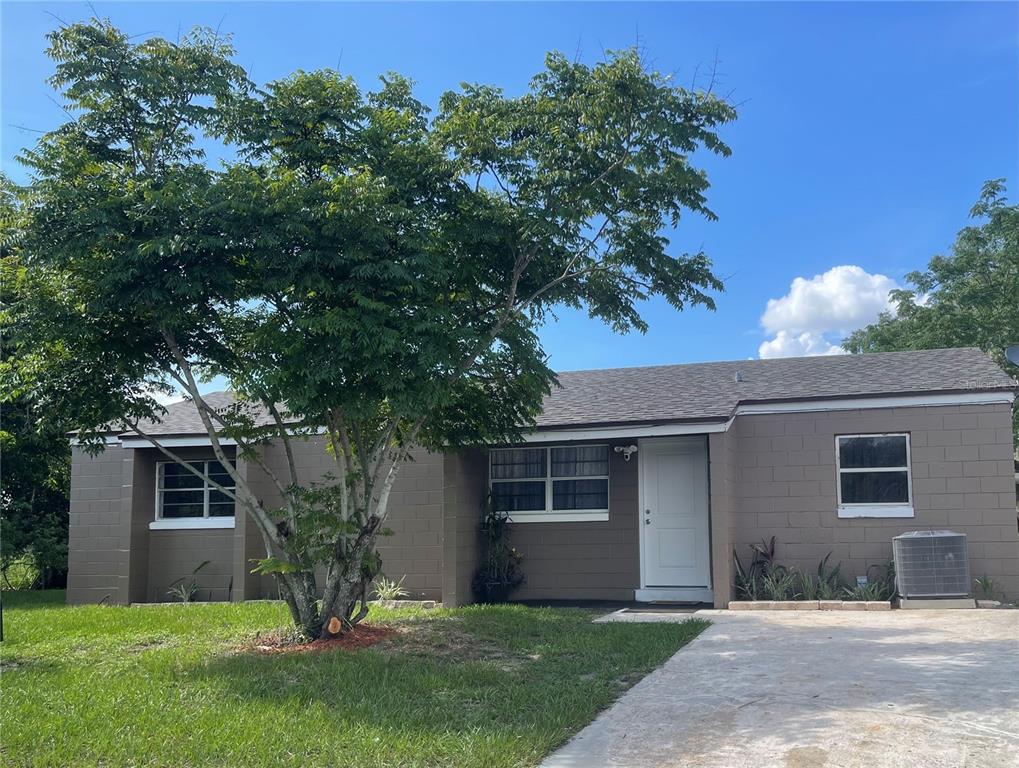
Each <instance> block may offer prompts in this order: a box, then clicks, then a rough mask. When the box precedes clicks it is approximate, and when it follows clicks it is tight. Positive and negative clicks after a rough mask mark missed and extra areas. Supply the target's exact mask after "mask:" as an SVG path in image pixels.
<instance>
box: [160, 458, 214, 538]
mask: <svg viewBox="0 0 1019 768" xmlns="http://www.w3.org/2000/svg"><path fill="white" fill-rule="evenodd" d="M190 463H191V464H192V465H193V466H194V467H195V468H196V469H200V470H201V471H202V472H203V473H204V474H205V475H206V476H207V477H209V478H210V479H211V480H212V481H214V482H215V483H216V484H218V485H219V486H221V487H223V488H225V489H226V490H228V491H233V490H234V481H233V479H232V478H231V477H230V474H229V473H228V472H227V471H226V469H225V468H224V467H223V465H222V464H221V463H220V462H218V461H192V462H190ZM233 518H234V500H233V499H232V498H231V497H230V496H228V495H226V494H225V493H223V492H222V491H220V490H219V489H217V488H216V487H215V486H214V485H212V483H210V482H208V481H207V480H206V479H205V478H204V477H199V476H198V475H196V474H194V473H193V472H191V471H190V470H189V469H188V468H187V467H185V466H183V465H182V464H177V463H175V462H170V461H165V462H159V463H158V464H157V465H156V523H157V525H154V526H153V527H159V528H173V527H206V528H228V527H231V526H232V525H233Z"/></svg>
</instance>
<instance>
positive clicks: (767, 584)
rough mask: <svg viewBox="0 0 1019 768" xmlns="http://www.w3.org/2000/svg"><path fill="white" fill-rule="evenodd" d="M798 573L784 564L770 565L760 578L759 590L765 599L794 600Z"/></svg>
mask: <svg viewBox="0 0 1019 768" xmlns="http://www.w3.org/2000/svg"><path fill="white" fill-rule="evenodd" d="M798 579H799V573H798V572H797V571H796V569H794V568H792V569H791V568H786V567H785V566H784V565H775V566H772V567H771V568H770V569H769V570H768V573H766V574H765V575H764V577H763V578H762V579H761V591H762V592H763V593H764V597H765V599H767V600H795V599H796V596H797V592H796V582H797V580H798Z"/></svg>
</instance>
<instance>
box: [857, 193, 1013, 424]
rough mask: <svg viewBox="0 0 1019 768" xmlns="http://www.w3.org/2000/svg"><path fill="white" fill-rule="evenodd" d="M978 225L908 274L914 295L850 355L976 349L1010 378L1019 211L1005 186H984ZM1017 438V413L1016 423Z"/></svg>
mask: <svg viewBox="0 0 1019 768" xmlns="http://www.w3.org/2000/svg"><path fill="white" fill-rule="evenodd" d="M970 216H971V217H972V218H974V219H977V220H980V222H979V223H978V224H974V225H971V226H968V227H965V228H964V229H962V230H961V231H960V232H959V234H958V235H957V237H956V240H955V243H954V244H953V245H952V249H951V252H950V253H949V254H948V255H947V256H941V255H938V256H934V257H933V258H932V259H931V260H930V263H929V264H928V265H927V269H926V270H923V271H918V272H911V273H909V274H908V275H906V281H907V282H908V283H909V284H910V285H911V286H912V288H911V289H904V290H899V291H894V292H893V293H892V300H893V301H894V302H895V304H896V313H895V315H894V316H892V315H887V314H886V315H882V316H881V319H880V320H878V322H876V323H874V324H872V325H869V326H867V327H866V328H861V329H859V330H856V331H854V332H853V333H852V334H850V335H849V337H848V338H846V339H845V340H844V341H843V342H842V346H843V347H845V348H846V349H848V350H849V351H850V352H883V351H894V350H899V349H937V348H939V347H961V346H976V347H980V348H981V349H982V350H984V351H985V352H987V353H988V354H990V355H991V356H992V357H993V358H994V359H995V360H997V361H998V363H999V365H1002V366H1003V367H1004V368H1005V370H1006V371H1008V372H1010V373H1011V374H1012V375H1013V376H1016V375H1019V370H1017V369H1016V367H1015V366H1013V365H1011V364H1010V363H1009V362H1008V361H1007V360H1005V356H1004V349H1005V347H1007V346H1009V345H1010V344H1015V343H1016V342H1017V341H1019V298H1017V297H1019V206H1015V205H1012V206H1010V205H1008V203H1007V199H1006V197H1005V186H1004V182H1003V180H1001V179H997V180H993V181H988V182H986V183H985V184H984V187H983V190H982V192H981V195H980V199H979V200H978V201H977V203H976V204H975V205H974V206H973V208H972V210H971V211H970ZM1014 429H1015V432H1016V435H1019V413H1017V414H1016V415H1015V417H1014Z"/></svg>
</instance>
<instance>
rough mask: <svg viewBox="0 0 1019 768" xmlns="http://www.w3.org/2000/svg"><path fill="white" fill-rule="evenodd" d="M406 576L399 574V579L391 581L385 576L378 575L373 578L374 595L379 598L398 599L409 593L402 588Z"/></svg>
mask: <svg viewBox="0 0 1019 768" xmlns="http://www.w3.org/2000/svg"><path fill="white" fill-rule="evenodd" d="M406 578H407V577H406V576H401V577H400V580H399V581H393V580H392V579H389V578H386V577H385V576H379V578H377V579H376V580H375V597H377V598H378V599H379V600H400V599H401V598H404V597H407V595H409V594H410V593H409V592H408V591H407V590H406V589H404V588H403V582H404V580H405V579H406Z"/></svg>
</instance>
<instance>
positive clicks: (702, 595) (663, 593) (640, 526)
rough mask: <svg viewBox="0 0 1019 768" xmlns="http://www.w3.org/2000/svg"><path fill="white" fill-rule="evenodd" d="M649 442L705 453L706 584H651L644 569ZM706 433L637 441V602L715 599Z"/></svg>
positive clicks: (703, 600)
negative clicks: (703, 585)
mask: <svg viewBox="0 0 1019 768" xmlns="http://www.w3.org/2000/svg"><path fill="white" fill-rule="evenodd" d="M649 445H654V446H659V445H663V446H664V445H675V446H683V447H686V448H695V449H698V450H701V451H702V452H703V454H704V473H705V474H704V490H705V498H706V501H707V504H706V505H705V509H704V514H705V515H706V516H707V524H708V551H707V556H708V585H707V587H701V588H697V587H648V586H647V581H646V577H645V572H644V449H645V448H646V447H648V446H649ZM709 459H710V457H709V456H708V438H707V435H690V436H685V437H658V438H641V439H639V440H638V441H637V531H638V535H637V540H638V542H639V545H640V566H639V567H640V588H639V589H635V590H634V600H636V601H637V602H647V603H653V602H683V603H687V602H692V603H713V602H714V600H715V593H714V589H713V586H714V585H713V584H712V566H713V563H712V561H711V550H712V547H711V538H712V531H711V483H710V471H709V470H710V468H709Z"/></svg>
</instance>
